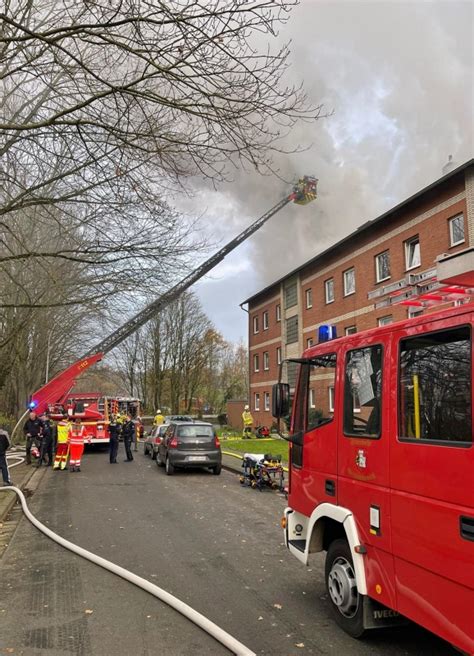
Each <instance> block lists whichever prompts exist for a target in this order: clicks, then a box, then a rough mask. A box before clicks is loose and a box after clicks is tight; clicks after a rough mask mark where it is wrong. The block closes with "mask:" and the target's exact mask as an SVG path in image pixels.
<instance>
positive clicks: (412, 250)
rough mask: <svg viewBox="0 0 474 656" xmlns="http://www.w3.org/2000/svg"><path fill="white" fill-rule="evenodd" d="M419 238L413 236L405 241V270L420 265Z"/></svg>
mask: <svg viewBox="0 0 474 656" xmlns="http://www.w3.org/2000/svg"><path fill="white" fill-rule="evenodd" d="M420 264H421V257H420V238H419V237H413V239H408V240H407V241H406V242H405V267H406V269H407V271H408V270H409V269H414V268H415V267H418V266H420Z"/></svg>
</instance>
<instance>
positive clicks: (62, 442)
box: [53, 419, 69, 469]
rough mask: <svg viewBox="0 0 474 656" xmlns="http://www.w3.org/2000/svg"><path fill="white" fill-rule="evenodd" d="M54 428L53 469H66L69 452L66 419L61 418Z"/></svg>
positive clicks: (67, 423)
mask: <svg viewBox="0 0 474 656" xmlns="http://www.w3.org/2000/svg"><path fill="white" fill-rule="evenodd" d="M56 430H57V437H56V454H55V456H54V465H53V469H66V464H67V457H68V453H69V444H68V435H69V422H68V421H67V419H61V421H60V422H59V423H58V425H57V427H56Z"/></svg>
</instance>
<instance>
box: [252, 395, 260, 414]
mask: <svg viewBox="0 0 474 656" xmlns="http://www.w3.org/2000/svg"><path fill="white" fill-rule="evenodd" d="M253 407H254V408H255V410H260V394H258V393H256V394H255V395H254V402H253Z"/></svg>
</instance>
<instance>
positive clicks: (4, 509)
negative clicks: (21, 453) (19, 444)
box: [0, 463, 47, 524]
mask: <svg viewBox="0 0 474 656" xmlns="http://www.w3.org/2000/svg"><path fill="white" fill-rule="evenodd" d="M45 469H47V468H46V467H41V468H40V469H39V470H38V469H37V467H35V466H32V465H25V463H22V464H21V465H17V466H16V467H13V468H12V469H10V475H11V478H12V481H13V483H14V485H15V487H18V488H20V490H25V488H27V486H28V483H29V481H30V479H31V477H32V476H33V474H34V473H35V472H37V471H44V470H45ZM2 489H3V488H2ZM16 502H17V496H16V494H14V493H13V492H10V493H8V492H0V524H1V523H2V522H3V521H4V520H5V519H6V517H7V516H8V515H9V513H10V512H11V510H12V508H13V506H14V505H15V503H16Z"/></svg>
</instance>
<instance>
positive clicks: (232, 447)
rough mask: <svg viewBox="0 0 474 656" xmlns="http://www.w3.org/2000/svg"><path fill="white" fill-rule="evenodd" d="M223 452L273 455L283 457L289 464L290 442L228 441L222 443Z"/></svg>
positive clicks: (265, 440)
mask: <svg viewBox="0 0 474 656" xmlns="http://www.w3.org/2000/svg"><path fill="white" fill-rule="evenodd" d="M221 445H222V450H223V451H233V452H234V453H245V452H247V453H271V454H272V455H273V456H281V459H282V461H283V462H285V463H286V462H288V442H286V441H285V440H275V439H272V438H270V439H259V440H257V439H254V440H243V439H235V440H234V439H226V440H222V442H221Z"/></svg>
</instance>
